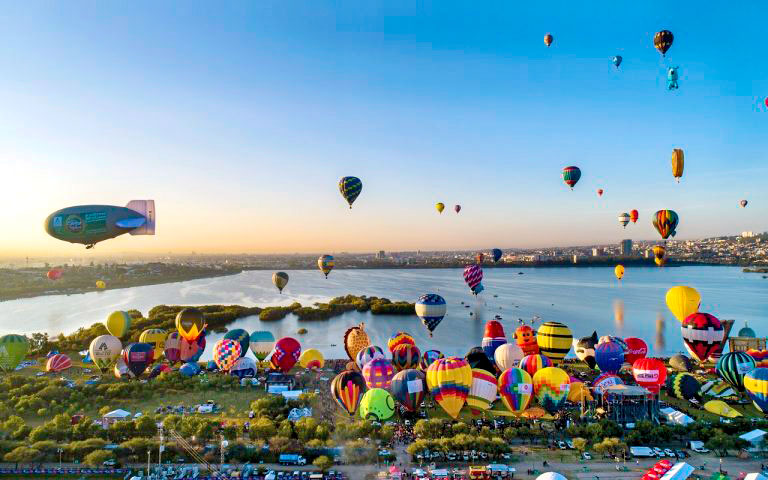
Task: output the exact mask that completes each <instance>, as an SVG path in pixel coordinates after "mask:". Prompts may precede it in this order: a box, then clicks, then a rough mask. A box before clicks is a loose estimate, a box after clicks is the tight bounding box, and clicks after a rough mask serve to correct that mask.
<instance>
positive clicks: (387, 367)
mask: <svg viewBox="0 0 768 480" xmlns="http://www.w3.org/2000/svg"><path fill="white" fill-rule="evenodd" d="M394 376H395V368H394V366H393V365H392V362H390V361H389V360H387V359H386V358H374V359H373V360H371V361H370V362H368V363H366V364H365V365H363V378H364V379H365V384H366V385H368V388H389V385H390V384H391V383H392V377H394Z"/></svg>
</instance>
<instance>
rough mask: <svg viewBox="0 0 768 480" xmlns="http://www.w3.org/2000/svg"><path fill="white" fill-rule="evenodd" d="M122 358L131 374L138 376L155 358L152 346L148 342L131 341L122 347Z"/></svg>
mask: <svg viewBox="0 0 768 480" xmlns="http://www.w3.org/2000/svg"><path fill="white" fill-rule="evenodd" d="M122 359H123V362H124V363H125V366H126V367H127V368H128V370H129V371H130V372H131V373H132V374H133V376H134V377H138V376H140V375H141V374H142V373H144V370H146V369H147V367H148V366H149V365H150V364H151V363H152V362H153V361H154V360H155V357H154V348H153V347H152V345H150V344H149V343H131V344H129V345H126V346H125V348H123V355H122Z"/></svg>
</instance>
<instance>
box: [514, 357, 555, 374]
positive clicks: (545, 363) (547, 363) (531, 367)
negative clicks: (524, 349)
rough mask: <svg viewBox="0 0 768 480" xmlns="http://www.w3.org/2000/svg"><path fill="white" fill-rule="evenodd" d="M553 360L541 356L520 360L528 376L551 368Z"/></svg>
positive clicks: (521, 366)
mask: <svg viewBox="0 0 768 480" xmlns="http://www.w3.org/2000/svg"><path fill="white" fill-rule="evenodd" d="M551 366H552V360H550V359H549V357H545V356H544V355H541V354H536V355H526V356H524V357H523V358H522V360H520V368H522V369H523V370H525V371H526V372H527V373H528V375H530V376H531V378H533V376H534V375H535V374H536V372H538V371H539V370H541V369H542V368H546V367H551Z"/></svg>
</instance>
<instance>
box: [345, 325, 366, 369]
mask: <svg viewBox="0 0 768 480" xmlns="http://www.w3.org/2000/svg"><path fill="white" fill-rule="evenodd" d="M370 344H371V339H370V338H369V337H368V334H367V333H365V324H364V323H361V324H359V325H357V326H356V327H351V328H349V329H347V331H346V332H344V350H346V351H347V355H348V356H349V359H350V360H352V361H354V360H355V359H356V358H357V352H359V351H360V350H362V349H364V348H365V347H367V346H368V345H370Z"/></svg>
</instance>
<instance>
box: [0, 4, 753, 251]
mask: <svg viewBox="0 0 768 480" xmlns="http://www.w3.org/2000/svg"><path fill="white" fill-rule="evenodd" d="M0 12H1V13H2V14H1V15H0V105H2V108H0V159H2V161H1V162H0V181H1V182H2V188H0V201H1V202H2V204H3V205H4V208H3V211H2V224H3V226H4V228H3V235H1V236H0V254H29V255H37V254H67V253H68V252H73V254H82V253H83V252H82V251H81V249H82V248H83V247H82V246H79V245H71V244H67V243H64V242H60V241H57V240H55V239H53V238H50V237H48V236H47V235H46V234H45V232H44V231H43V228H42V223H43V220H44V218H45V217H46V216H47V215H48V214H49V213H51V212H52V211H54V210H56V209H58V208H62V207H66V206H70V205H78V204H89V203H105V204H114V205H124V204H126V203H127V202H128V201H129V200H132V199H143V198H152V199H154V200H155V201H156V202H157V211H158V230H157V235H156V236H154V237H148V236H147V237H131V236H128V235H125V236H122V237H119V238H117V239H114V240H109V241H106V242H104V243H102V244H99V245H98V246H97V247H96V248H97V250H98V251H99V252H102V253H104V252H125V251H135V252H139V251H146V252H167V251H172V252H180V253H181V252H189V251H191V250H195V251H198V252H203V251H208V252H260V253H261V252H318V251H325V252H338V251H372V250H379V249H384V250H405V249H458V248H489V247H497V246H498V247H501V248H508V247H528V246H539V245H541V246H546V245H574V244H587V243H595V242H600V243H603V242H614V241H618V240H620V239H622V238H627V237H631V238H635V239H652V238H658V237H657V234H656V233H655V231H654V230H653V227H652V225H651V223H650V215H651V214H652V212H654V211H656V210H658V209H660V208H670V209H673V210H676V211H677V212H678V213H679V214H680V218H681V222H680V225H679V227H678V236H677V238H678V239H680V238H699V237H702V236H710V235H720V234H735V233H739V232H741V231H742V230H754V231H764V230H766V229H768V184H767V183H766V180H765V179H766V177H767V176H768V162H767V161H766V160H768V154H766V144H767V140H768V108H766V106H765V105H764V103H763V102H764V99H765V97H766V96H768V62H766V61H765V54H766V52H768V40H766V36H765V35H764V32H765V19H766V17H768V6H766V5H765V4H764V3H762V2H753V3H749V4H747V3H743V4H738V5H724V4H723V5H717V6H709V5H708V4H702V3H701V2H686V1H676V2H670V1H666V2H567V1H563V2H557V1H549V2H510V1H496V2H491V1H489V2H466V1H461V2H460V1H450V0H441V1H435V2H425V1H395V0H386V1H380V2H370V1H366V0H350V1H335V2H329V1H322V0H312V1H305V2H293V1H285V0H276V1H258V2H252V1H243V2H208V1H205V2H196V1H183V2H182V1H179V2H172V1H167V2H155V1H130V2H128V1H110V2H103V1H92V2H84V1H82V2H78V1H73V2H54V1H51V2H46V1H41V2H12V1H4V2H2V3H0ZM664 28H666V29H669V30H672V31H673V32H674V34H675V42H674V45H673V46H672V48H671V49H670V51H669V52H668V55H667V60H666V61H664V60H662V58H661V56H660V55H659V54H658V53H657V52H656V51H655V50H654V48H653V41H652V39H653V34H654V32H656V31H658V30H660V29H664ZM547 32H551V33H552V34H553V35H554V38H555V40H554V43H553V45H552V46H551V47H550V48H546V47H545V46H544V43H543V37H544V34H546V33H547ZM616 54H619V55H622V56H623V57H624V62H623V63H622V65H621V68H620V69H619V70H618V71H617V70H616V69H615V68H614V67H613V65H612V64H611V57H612V56H613V55H616ZM665 64H669V65H679V66H680V77H681V78H680V89H679V90H678V91H674V92H670V91H667V90H666V88H665V78H666V73H665V70H664V65H665ZM675 147H680V148H683V149H684V150H685V155H686V168H685V176H684V178H683V179H682V182H681V183H680V184H679V185H678V184H676V183H675V181H674V180H673V178H672V175H671V169H670V155H671V152H672V149H673V148H675ZM566 165H578V166H579V167H581V169H582V172H583V176H582V179H581V181H580V182H579V184H578V185H577V186H576V189H575V191H574V192H571V191H570V190H569V189H568V188H567V187H566V186H565V185H564V184H563V183H562V181H561V179H560V171H561V169H562V168H563V167H564V166H566ZM344 175H355V176H358V177H360V178H361V179H362V180H363V184H364V185H363V192H362V195H361V196H360V198H358V200H357V202H356V203H355V206H354V208H353V209H352V211H350V210H349V209H348V208H347V206H346V204H345V202H344V201H343V199H342V198H341V196H340V195H339V192H338V189H337V183H338V180H339V178H340V177H342V176H344ZM599 187H602V188H604V189H605V195H604V196H603V197H602V198H598V197H597V195H596V193H595V190H596V189H597V188H599ZM742 198H746V199H748V200H749V201H750V205H749V206H748V207H747V208H746V209H741V208H739V207H738V202H739V200H740V199H742ZM437 201H442V202H444V203H445V204H446V205H447V206H448V208H447V209H446V211H445V212H444V213H443V214H442V215H438V214H437V213H436V211H435V210H434V203H435V202H437ZM455 203H459V204H461V205H462V207H463V210H462V211H461V213H460V214H459V215H455V214H454V213H453V212H452V210H451V209H452V206H453V205H454V204H455ZM633 208H636V209H638V210H639V211H640V220H639V221H638V223H637V225H634V226H632V225H631V226H630V227H628V228H627V230H626V231H623V230H622V229H621V228H620V226H619V225H618V222H617V220H616V217H617V215H618V214H619V213H621V212H625V211H629V210H631V209H633ZM449 210H451V211H449Z"/></svg>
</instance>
